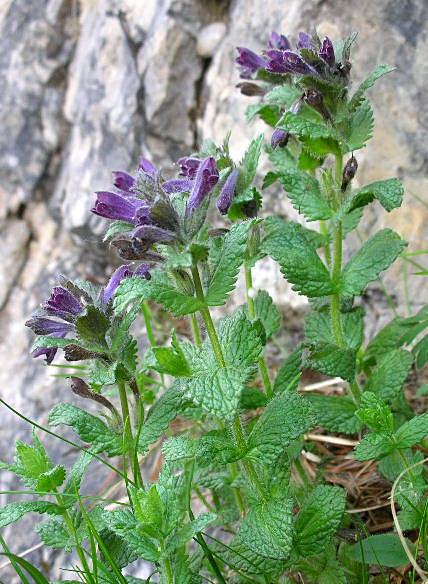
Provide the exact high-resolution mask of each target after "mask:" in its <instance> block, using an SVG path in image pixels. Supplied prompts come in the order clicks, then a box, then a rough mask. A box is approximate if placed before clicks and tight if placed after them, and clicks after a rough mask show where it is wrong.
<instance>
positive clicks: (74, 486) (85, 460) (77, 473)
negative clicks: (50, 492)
mask: <svg viewBox="0 0 428 584" xmlns="http://www.w3.org/2000/svg"><path fill="white" fill-rule="evenodd" d="M93 460H94V457H93V456H92V455H91V453H90V452H83V453H82V454H81V455H80V456H79V458H78V459H77V460H76V462H75V463H74V464H73V466H72V467H71V470H70V472H69V473H68V479H67V482H66V484H65V486H64V489H63V491H62V497H63V500H64V504H65V505H66V506H68V505H70V504H73V502H74V501H75V499H76V497H75V495H77V493H79V490H80V485H81V484H82V480H83V477H84V474H85V471H86V469H87V467H88V466H89V464H90V463H91V462H92V461H93Z"/></svg>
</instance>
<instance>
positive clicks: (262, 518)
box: [231, 497, 294, 560]
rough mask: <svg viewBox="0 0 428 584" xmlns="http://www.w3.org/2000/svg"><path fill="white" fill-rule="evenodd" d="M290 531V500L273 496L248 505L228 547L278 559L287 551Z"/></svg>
mask: <svg viewBox="0 0 428 584" xmlns="http://www.w3.org/2000/svg"><path fill="white" fill-rule="evenodd" d="M293 535H294V533H293V500H292V499H291V498H279V497H278V498H272V499H270V500H268V501H264V502H262V503H258V504H257V505H255V506H253V507H252V508H251V509H250V511H249V513H248V515H247V516H246V517H245V519H244V520H243V522H242V523H241V527H240V529H239V532H238V533H237V535H236V536H235V538H234V539H233V540H232V543H231V547H232V549H233V548H234V547H235V546H236V547H237V548H239V549H242V548H243V549H248V550H251V551H252V552H253V553H255V554H257V555H260V556H262V557H265V558H271V559H275V560H281V559H286V558H288V556H289V555H290V551H291V547H292V543H293Z"/></svg>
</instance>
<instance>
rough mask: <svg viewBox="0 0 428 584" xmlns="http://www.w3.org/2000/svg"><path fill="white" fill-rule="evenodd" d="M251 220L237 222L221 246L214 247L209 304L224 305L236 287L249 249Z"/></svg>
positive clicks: (211, 255) (211, 258)
mask: <svg viewBox="0 0 428 584" xmlns="http://www.w3.org/2000/svg"><path fill="white" fill-rule="evenodd" d="M251 225H252V222H251V221H245V222H242V223H235V224H234V225H233V226H232V227H231V229H230V231H229V232H228V233H227V234H226V235H225V237H224V239H223V241H222V245H221V247H218V248H217V247H216V248H214V247H212V248H211V250H210V256H209V258H208V262H209V265H210V276H209V280H208V286H207V291H206V295H205V298H206V302H207V304H208V306H222V305H223V304H224V303H225V302H226V300H227V298H228V296H229V294H230V292H231V291H232V290H233V289H234V287H235V284H236V280H237V278H238V273H239V268H240V267H241V265H242V263H243V261H244V257H245V252H246V249H247V239H248V232H249V229H250V227H251Z"/></svg>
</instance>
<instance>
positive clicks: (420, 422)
mask: <svg viewBox="0 0 428 584" xmlns="http://www.w3.org/2000/svg"><path fill="white" fill-rule="evenodd" d="M427 434H428V413H426V414H421V415H420V416H415V417H414V418H412V419H411V420H409V421H408V422H405V423H404V424H403V425H402V426H400V427H399V428H398V430H397V431H396V433H395V436H394V440H395V442H396V444H397V448H410V447H411V446H413V445H414V444H418V442H420V441H421V440H423V439H424V438H425V436H426V435H427Z"/></svg>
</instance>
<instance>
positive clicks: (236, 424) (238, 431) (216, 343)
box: [192, 265, 265, 499]
mask: <svg viewBox="0 0 428 584" xmlns="http://www.w3.org/2000/svg"><path fill="white" fill-rule="evenodd" d="M192 276H193V283H194V286H195V292H196V296H197V298H198V299H199V300H200V301H201V303H202V304H203V305H204V306H203V308H201V309H200V313H201V316H202V319H203V321H204V324H205V328H206V330H207V334H208V337H209V339H210V341H211V346H212V348H213V351H214V355H215V358H216V361H217V364H218V366H219V367H226V361H225V359H224V355H223V350H222V348H221V345H220V340H219V338H218V336H217V331H216V330H215V326H214V323H213V320H212V318H211V313H210V311H209V308H208V306H207V305H206V302H205V294H204V291H203V288H202V282H201V278H200V276H199V270H198V267H197V265H194V266H193V267H192ZM232 431H233V435H234V438H235V442H236V444H237V446H238V448H239V449H240V450H241V451H242V452H245V451H246V449H247V440H246V437H245V432H244V428H243V427H242V422H241V419H240V417H239V414H236V415H235V417H234V418H233V422H232ZM243 466H244V469H245V471H246V474H247V476H248V479H249V480H250V482H251V484H252V486H253V488H254V490H255V491H256V492H257V494H258V495H259V497H260V498H261V499H265V490H264V487H263V485H262V484H261V482H260V479H259V477H258V476H257V472H256V470H255V468H254V465H253V463H252V462H251V461H249V460H244V461H243Z"/></svg>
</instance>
